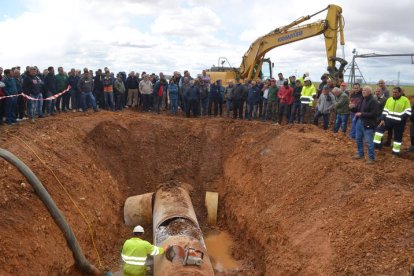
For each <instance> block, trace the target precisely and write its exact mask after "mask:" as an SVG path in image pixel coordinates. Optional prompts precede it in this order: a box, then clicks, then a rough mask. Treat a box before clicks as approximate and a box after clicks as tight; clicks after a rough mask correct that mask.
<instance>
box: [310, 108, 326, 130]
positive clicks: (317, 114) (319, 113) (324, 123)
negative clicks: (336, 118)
mask: <svg viewBox="0 0 414 276" xmlns="http://www.w3.org/2000/svg"><path fill="white" fill-rule="evenodd" d="M319 117H322V118H323V129H324V130H327V129H328V126H329V117H330V113H321V112H319V111H316V113H315V118H314V119H313V123H314V124H315V125H318V122H319Z"/></svg>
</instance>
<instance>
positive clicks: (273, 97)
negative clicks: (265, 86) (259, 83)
mask: <svg viewBox="0 0 414 276" xmlns="http://www.w3.org/2000/svg"><path fill="white" fill-rule="evenodd" d="M278 91H279V88H278V87H277V86H275V87H269V93H268V94H267V102H270V103H277V102H278V100H279V99H278V97H277V92H278Z"/></svg>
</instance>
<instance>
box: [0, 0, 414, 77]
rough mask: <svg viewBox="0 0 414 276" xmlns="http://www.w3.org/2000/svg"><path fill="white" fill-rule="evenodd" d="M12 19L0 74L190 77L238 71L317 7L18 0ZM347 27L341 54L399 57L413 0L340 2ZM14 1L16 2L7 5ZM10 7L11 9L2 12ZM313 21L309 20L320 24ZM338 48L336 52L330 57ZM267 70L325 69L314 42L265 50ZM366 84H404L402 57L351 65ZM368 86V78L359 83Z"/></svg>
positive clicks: (198, 0)
mask: <svg viewBox="0 0 414 276" xmlns="http://www.w3.org/2000/svg"><path fill="white" fill-rule="evenodd" d="M16 1H18V2H16V3H18V4H16V5H15V6H17V7H20V10H19V11H16V10H8V9H6V10H5V11H3V13H4V14H3V16H2V17H0V29H1V30H2V36H3V37H4V40H3V41H8V42H11V43H3V44H2V47H1V51H0V61H1V62H2V63H3V64H1V65H2V66H3V67H7V66H14V65H16V64H20V65H22V66H25V65H27V64H36V65H38V66H39V67H40V68H46V67H47V66H49V65H54V66H59V65H62V66H64V67H65V69H68V68H71V67H75V68H83V67H85V66H87V67H90V68H92V69H94V70H95V69H98V68H102V67H104V66H109V67H110V68H111V69H113V70H114V71H129V70H135V71H147V72H160V71H163V72H165V73H167V74H168V73H169V72H172V71H175V70H179V71H183V70H185V69H188V70H190V71H191V72H192V73H193V74H197V73H200V72H201V70H202V69H204V68H209V67H210V66H212V65H213V64H215V65H217V64H216V63H217V59H218V58H219V57H227V58H228V60H229V61H230V63H231V65H232V66H235V67H237V66H239V64H240V62H241V58H242V56H243V54H244V53H245V52H246V51H247V49H248V48H249V46H250V44H251V43H252V42H253V41H254V40H255V39H257V38H258V37H259V36H262V35H264V34H266V33H268V32H270V31H271V30H273V29H275V28H277V27H280V26H283V25H286V24H288V23H290V22H292V21H293V20H295V19H297V18H299V17H301V16H304V15H307V14H312V13H314V12H317V11H318V10H321V9H323V8H325V7H326V6H327V4H326V2H325V1H322V0H316V1H304V0H303V1H301V0H291V1H288V2H286V1H285V2H280V1H279V2H269V1H267V0H256V1H254V2H251V1H247V0H230V1H219V0H212V1H208V2H206V1H202V0H188V1H185V0H178V1H167V0H153V1H145V0H100V1H98V0H90V1H84V0H72V1H70V2H67V1H64V0H55V1H52V0H26V1H23V0H16ZM338 2H339V3H338V5H340V6H342V8H343V15H344V19H345V39H346V45H345V48H344V49H345V54H346V57H347V59H348V61H351V59H352V50H353V49H354V48H356V49H357V50H358V52H359V53H372V52H376V53H405V52H411V51H413V50H412V49H414V22H413V21H412V20H411V12H412V10H413V9H414V2H413V1H412V0H394V1H393V3H392V4H382V3H380V2H376V1H374V0H365V1H357V0H338ZM13 3H14V2H13ZM9 9H11V8H10V7H9ZM325 15H326V13H321V14H320V15H317V16H316V17H314V18H312V19H311V20H309V21H307V22H305V23H310V22H314V21H315V20H317V19H323V18H324V17H325ZM341 53H342V50H341V49H340V47H338V55H339V56H341V55H342V54H341ZM267 56H268V57H270V58H272V60H273V61H274V62H275V70H276V71H282V72H284V73H285V75H289V74H298V75H300V74H301V73H302V72H304V71H310V72H311V74H312V76H313V77H314V78H316V79H318V78H319V76H320V74H322V73H323V72H324V71H325V69H326V65H327V64H326V62H327V61H326V51H325V46H324V38H323V36H322V35H320V36H316V37H313V38H310V39H306V40H303V41H299V42H295V43H291V44H287V45H285V46H281V47H277V48H275V49H273V50H271V51H270V52H269V53H268V54H267ZM359 63H360V64H361V65H360V68H361V70H362V71H363V72H366V73H364V74H366V75H367V76H369V78H372V79H378V78H385V79H386V77H387V76H390V78H391V76H393V77H392V78H395V77H394V76H395V75H396V74H397V72H401V75H400V77H401V78H402V79H405V80H411V81H412V75H414V68H413V65H412V64H410V60H405V59H395V60H391V59H379V60H375V59H370V60H361V61H359V62H358V64H359ZM367 78H368V77H367Z"/></svg>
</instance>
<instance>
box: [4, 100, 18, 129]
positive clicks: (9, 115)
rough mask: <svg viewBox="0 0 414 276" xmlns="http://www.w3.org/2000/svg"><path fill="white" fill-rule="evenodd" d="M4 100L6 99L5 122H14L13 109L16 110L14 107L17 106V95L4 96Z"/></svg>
mask: <svg viewBox="0 0 414 276" xmlns="http://www.w3.org/2000/svg"><path fill="white" fill-rule="evenodd" d="M5 100H6V106H5V111H6V123H7V124H12V123H15V122H16V115H15V113H14V111H15V110H16V107H17V97H12V98H6V99H5Z"/></svg>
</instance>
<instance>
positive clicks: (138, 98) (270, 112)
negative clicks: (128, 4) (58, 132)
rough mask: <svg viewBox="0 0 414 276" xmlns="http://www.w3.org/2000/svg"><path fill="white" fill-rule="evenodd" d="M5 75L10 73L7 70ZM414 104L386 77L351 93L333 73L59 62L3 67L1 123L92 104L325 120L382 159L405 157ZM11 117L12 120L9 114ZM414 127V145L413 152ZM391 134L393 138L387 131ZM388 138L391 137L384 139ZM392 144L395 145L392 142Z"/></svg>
mask: <svg viewBox="0 0 414 276" xmlns="http://www.w3.org/2000/svg"><path fill="white" fill-rule="evenodd" d="M3 73H4V74H3ZM413 107H414V106H411V104H410V101H409V100H408V98H406V97H405V96H404V93H403V91H402V89H401V88H400V87H394V88H393V89H392V95H390V93H389V91H388V90H387V87H386V85H385V82H384V81H383V80H380V81H379V82H378V84H377V87H376V88H375V93H373V91H372V88H371V87H370V86H365V87H363V88H361V87H360V84H358V83H355V84H353V86H352V87H351V89H350V90H348V85H347V84H346V83H344V82H342V83H337V82H336V80H335V79H331V78H330V77H329V75H328V74H324V75H323V76H322V77H321V82H320V84H319V86H318V87H316V86H315V85H314V84H313V83H312V80H311V78H310V77H309V73H304V74H303V76H301V77H300V78H298V79H296V77H295V76H290V77H288V78H285V77H284V76H283V74H282V73H279V74H278V76H277V78H276V79H273V78H272V79H266V80H262V79H260V78H258V79H256V80H242V79H240V78H236V79H235V80H230V81H228V82H227V83H224V84H223V83H222V81H221V80H217V81H215V82H212V81H211V79H210V77H209V75H208V74H207V72H206V71H202V73H201V74H199V75H198V76H196V77H192V76H191V75H190V73H189V72H188V71H184V74H183V75H181V74H180V72H174V73H173V74H172V76H169V77H166V76H165V75H164V74H163V73H160V74H159V75H155V74H154V73H153V74H147V73H146V72H142V73H141V77H140V74H139V73H138V72H137V73H135V72H134V71H132V72H130V73H129V74H128V75H126V74H125V73H124V72H119V73H118V74H116V76H115V75H114V73H112V72H111V71H110V70H109V68H107V67H105V68H104V70H101V69H99V70H97V71H96V72H93V71H92V70H88V68H84V69H83V70H82V71H81V70H75V69H71V70H70V71H69V72H68V73H66V72H65V71H64V69H63V68H62V67H59V68H58V73H57V74H55V70H54V67H52V66H51V67H49V68H47V69H45V70H44V71H43V72H40V71H39V69H38V68H37V67H35V66H34V67H31V66H28V67H26V70H25V71H24V72H23V73H21V71H20V67H14V68H10V69H6V70H4V72H3V69H2V68H1V67H0V118H1V120H0V124H7V125H12V124H16V123H17V122H18V121H20V120H25V119H27V118H29V119H30V122H32V123H35V120H36V119H37V118H42V117H45V116H54V115H56V114H57V113H59V112H68V111H72V112H87V110H88V109H90V108H91V109H93V110H94V111H95V112H98V111H99V110H101V109H105V110H110V111H115V112H116V111H122V110H123V109H124V108H133V109H136V110H138V111H142V112H155V113H161V112H169V113H170V114H171V115H173V116H176V115H180V114H182V115H184V116H187V117H190V116H194V117H198V116H227V117H231V118H233V119H240V120H242V119H246V120H261V121H263V122H271V123H273V124H278V125H282V124H295V123H298V124H306V123H307V124H315V125H318V124H319V120H320V119H321V118H322V121H323V123H322V127H323V129H324V130H328V129H329V128H330V123H331V116H332V115H334V119H333V124H332V126H331V128H332V131H333V132H334V133H338V132H342V133H344V134H347V128H348V124H349V121H350V126H351V129H350V131H349V133H348V135H349V136H350V137H351V138H352V139H355V140H356V143H357V146H358V150H357V154H356V155H355V156H354V158H355V159H363V158H364V150H363V145H364V143H363V142H364V140H365V142H366V144H367V147H368V159H367V163H369V164H372V163H374V161H375V151H374V148H375V147H377V148H381V147H382V146H391V145H392V153H393V154H395V155H399V154H400V151H401V144H402V137H403V132H404V128H405V124H406V121H407V120H408V119H410V120H411V122H414V112H413V110H412V109H413ZM3 118H5V120H4V119H3ZM413 125H414V124H413V123H412V124H411V132H410V136H411V147H409V149H408V151H410V152H413V151H414V126H413ZM384 132H386V133H387V135H385V137H383V136H384ZM385 138H386V139H385ZM391 141H393V142H392V144H391Z"/></svg>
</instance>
